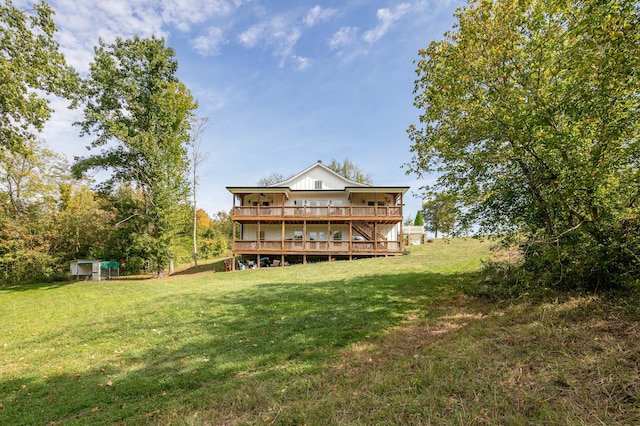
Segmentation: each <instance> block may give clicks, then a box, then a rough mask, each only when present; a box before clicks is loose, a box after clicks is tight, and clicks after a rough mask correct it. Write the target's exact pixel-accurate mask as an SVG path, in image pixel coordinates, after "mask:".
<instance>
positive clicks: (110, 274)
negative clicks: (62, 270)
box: [69, 259, 120, 281]
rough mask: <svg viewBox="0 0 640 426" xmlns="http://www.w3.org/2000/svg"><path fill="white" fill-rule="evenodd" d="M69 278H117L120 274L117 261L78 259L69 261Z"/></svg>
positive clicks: (93, 279) (98, 279) (96, 279)
mask: <svg viewBox="0 0 640 426" xmlns="http://www.w3.org/2000/svg"><path fill="white" fill-rule="evenodd" d="M69 268H70V271H71V278H75V279H76V280H79V279H84V280H88V279H89V278H91V280H92V281H100V280H101V279H107V280H109V279H111V278H117V277H118V276H119V275H120V265H119V264H118V262H105V261H102V260H86V259H78V260H73V261H71V264H70V265H69Z"/></svg>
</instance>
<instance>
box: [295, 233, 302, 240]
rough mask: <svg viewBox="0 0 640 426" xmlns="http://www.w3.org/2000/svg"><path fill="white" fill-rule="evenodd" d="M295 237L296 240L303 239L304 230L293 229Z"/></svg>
mask: <svg viewBox="0 0 640 426" xmlns="http://www.w3.org/2000/svg"><path fill="white" fill-rule="evenodd" d="M293 239H294V240H296V241H302V231H293Z"/></svg>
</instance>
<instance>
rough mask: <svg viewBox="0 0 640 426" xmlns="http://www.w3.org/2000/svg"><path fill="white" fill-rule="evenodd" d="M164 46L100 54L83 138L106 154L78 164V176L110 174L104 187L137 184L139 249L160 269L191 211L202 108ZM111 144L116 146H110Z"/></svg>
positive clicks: (110, 48)
mask: <svg viewBox="0 0 640 426" xmlns="http://www.w3.org/2000/svg"><path fill="white" fill-rule="evenodd" d="M174 56H175V52H174V51H173V49H171V48H169V47H166V46H165V42H164V40H163V39H157V38H155V37H152V38H150V39H142V38H139V37H137V36H136V37H134V38H133V39H129V40H123V39H120V38H118V39H116V41H115V43H113V44H111V45H106V44H105V43H104V42H103V41H100V44H99V46H98V47H96V49H95V58H94V61H93V62H92V64H91V71H90V75H89V78H88V80H87V81H86V93H87V96H86V106H85V110H84V120H83V121H82V122H81V123H79V125H80V126H81V129H82V133H83V134H84V135H94V136H95V139H94V140H93V142H92V143H91V145H90V147H91V148H98V147H103V148H102V151H101V153H100V154H95V155H92V156H89V157H85V158H81V159H78V161H77V162H76V163H75V165H74V168H73V170H74V172H75V174H76V175H77V176H79V175H81V174H82V173H84V172H85V171H87V170H91V169H105V170H109V171H111V177H110V179H108V180H107V181H106V182H105V183H104V185H103V188H104V189H105V190H107V191H108V190H109V189H110V188H113V187H115V186H116V185H117V184H118V183H122V182H131V183H132V184H133V185H134V188H135V189H136V190H137V191H139V193H140V194H141V196H142V205H141V206H140V207H141V209H140V211H138V212H136V213H135V214H137V215H138V216H140V218H141V219H142V221H143V222H144V223H145V225H146V228H145V232H144V234H143V235H140V234H137V235H136V237H137V238H139V239H140V241H138V242H137V243H136V244H134V246H136V247H137V248H138V249H139V250H143V251H145V252H146V255H147V256H151V257H152V258H153V259H154V260H155V262H156V263H157V265H158V266H159V268H163V267H165V266H166V265H167V264H168V262H169V259H171V258H172V249H171V247H172V244H173V243H172V241H173V239H174V238H175V236H176V234H177V232H178V231H179V230H180V229H182V228H183V226H184V224H185V220H188V216H187V217H186V218H185V214H188V210H187V209H184V208H183V207H184V206H185V205H186V204H187V203H186V199H187V195H188V182H187V180H186V172H187V170H188V155H187V154H188V153H187V144H188V143H189V142H190V135H189V130H190V121H191V118H192V117H193V110H194V109H195V108H196V107H197V104H196V102H195V101H194V100H193V97H192V96H191V93H190V92H189V90H188V89H187V88H186V87H185V86H184V85H183V84H182V83H180V82H179V81H178V80H177V79H176V78H175V73H176V71H177V67H178V64H177V62H176V61H175V59H174ZM108 143H109V146H108V147H106V148H105V146H106V145H107V144H108Z"/></svg>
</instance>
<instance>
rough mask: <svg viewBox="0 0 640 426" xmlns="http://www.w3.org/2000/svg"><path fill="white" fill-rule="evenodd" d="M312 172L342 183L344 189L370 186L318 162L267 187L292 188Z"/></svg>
mask: <svg viewBox="0 0 640 426" xmlns="http://www.w3.org/2000/svg"><path fill="white" fill-rule="evenodd" d="M314 171H316V172H319V173H322V174H328V175H329V176H331V177H332V178H333V179H337V180H338V181H342V182H343V183H344V187H348V186H360V187H369V186H370V185H366V184H364V183H360V182H356V181H353V180H350V179H347V178H346V177H344V176H342V175H341V174H340V173H336V172H335V171H333V170H331V169H330V168H329V167H327V166H325V165H324V164H322V161H318V162H316V163H315V164H312V165H311V166H309V167H307V168H306V169H304V170H303V171H301V172H300V173H298V174H296V175H293V176H292V177H290V178H289V179H286V180H283V181H282V182H277V183H274V184H272V185H269V187H292V186H294V185H295V183H296V182H300V181H301V180H302V179H304V178H305V176H308V175H310V174H312V173H313V172H314Z"/></svg>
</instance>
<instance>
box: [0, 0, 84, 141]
mask: <svg viewBox="0 0 640 426" xmlns="http://www.w3.org/2000/svg"><path fill="white" fill-rule="evenodd" d="M52 15H53V10H52V9H51V7H50V6H49V5H48V4H47V3H45V2H40V3H37V4H35V5H34V6H33V9H30V10H29V11H23V10H19V9H17V8H16V7H14V6H13V3H12V2H11V1H10V0H5V1H4V2H3V3H0V105H1V107H0V146H2V147H3V148H6V149H8V150H9V151H20V150H23V149H24V148H25V146H24V144H25V141H26V140H28V139H32V138H33V135H34V132H35V131H40V130H42V127H43V125H44V123H45V122H46V121H47V120H48V119H49V117H50V116H51V112H52V110H51V108H50V107H49V102H48V101H47V100H46V99H45V98H44V97H43V96H42V94H43V93H42V92H44V93H49V94H55V95H58V96H63V97H66V98H69V99H74V98H75V97H76V96H77V91H78V77H77V75H76V73H75V71H73V70H72V69H71V68H70V67H69V66H68V65H67V63H66V61H65V59H64V56H63V55H62V54H61V53H60V52H59V50H58V48H59V45H58V42H56V41H55V39H54V34H55V32H56V27H55V24H54V22H53V19H52Z"/></svg>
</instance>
